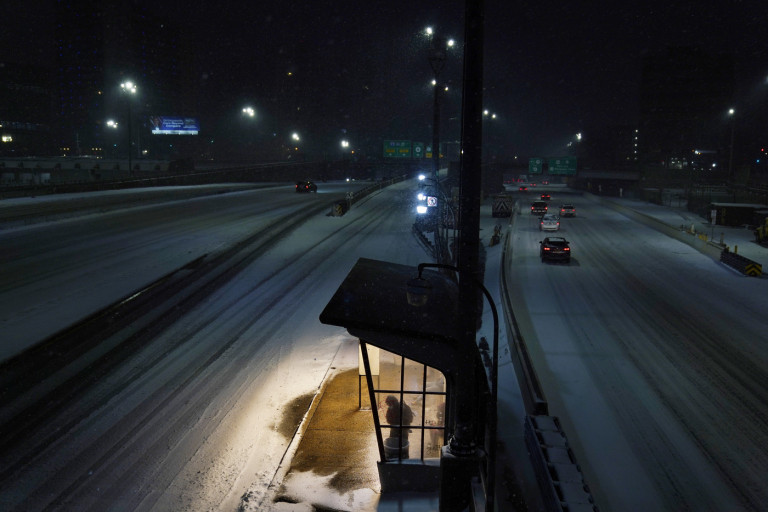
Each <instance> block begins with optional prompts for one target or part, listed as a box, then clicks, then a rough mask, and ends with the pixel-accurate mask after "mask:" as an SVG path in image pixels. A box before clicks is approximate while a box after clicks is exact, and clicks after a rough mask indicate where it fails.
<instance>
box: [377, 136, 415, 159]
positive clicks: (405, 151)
mask: <svg viewBox="0 0 768 512" xmlns="http://www.w3.org/2000/svg"><path fill="white" fill-rule="evenodd" d="M384 157H385V158H412V157H413V154H412V153H411V141H409V140H385V141H384Z"/></svg>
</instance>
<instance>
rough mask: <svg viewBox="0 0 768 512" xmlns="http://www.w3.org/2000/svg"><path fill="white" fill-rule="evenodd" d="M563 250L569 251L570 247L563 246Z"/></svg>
mask: <svg viewBox="0 0 768 512" xmlns="http://www.w3.org/2000/svg"><path fill="white" fill-rule="evenodd" d="M563 250H564V251H570V250H571V248H570V247H563Z"/></svg>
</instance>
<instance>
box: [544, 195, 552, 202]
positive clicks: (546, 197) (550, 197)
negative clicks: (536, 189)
mask: <svg viewBox="0 0 768 512" xmlns="http://www.w3.org/2000/svg"><path fill="white" fill-rule="evenodd" d="M550 199H552V196H550V195H549V194H541V200H542V201H549V200H550Z"/></svg>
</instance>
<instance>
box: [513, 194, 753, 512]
mask: <svg viewBox="0 0 768 512" xmlns="http://www.w3.org/2000/svg"><path fill="white" fill-rule="evenodd" d="M560 202H573V204H575V206H576V209H577V217H575V218H572V219H571V218H564V219H561V223H562V224H561V227H562V229H561V231H560V232H559V233H553V234H555V235H561V236H565V237H566V238H567V239H568V240H569V241H570V242H571V247H572V250H573V256H572V263H571V264H570V265H562V264H555V263H553V264H548V263H541V262H540V261H539V258H538V241H539V240H541V239H542V238H543V237H544V236H546V235H544V234H542V233H541V232H539V230H538V219H537V218H535V217H534V216H531V215H530V214H528V213H526V209H525V205H526V200H525V199H524V200H523V206H524V208H523V213H522V215H521V216H520V218H518V220H517V222H516V224H515V231H514V234H513V236H514V239H513V245H514V257H513V261H512V263H511V266H510V269H511V277H510V280H511V281H512V282H513V283H512V286H511V289H512V290H513V295H514V297H513V303H514V307H515V311H516V315H517V316H518V320H520V319H521V318H522V321H521V326H524V327H523V329H524V332H523V335H524V336H525V338H526V341H527V342H528V345H529V348H530V349H531V353H532V355H533V357H534V364H535V365H536V369H537V371H538V373H539V376H540V378H541V380H542V384H543V387H544V391H545V393H546V394H547V398H548V400H549V402H550V413H551V414H553V415H557V416H559V417H560V418H561V420H562V422H563V424H564V426H565V429H566V434H567V435H568V436H569V440H570V441H571V443H572V444H573V445H574V446H575V451H576V452H577V457H578V458H579V463H581V464H582V466H583V468H584V472H585V474H586V478H587V483H588V484H589V485H590V486H591V488H592V491H593V493H594V494H595V496H596V498H597V502H598V505H599V506H600V507H601V510H617V511H618V510H621V511H623V510H669V511H676V510H697V511H699V510H712V511H717V510H759V509H761V508H762V504H763V503H765V501H766V498H768V493H767V492H766V489H765V486H764V485H763V483H764V482H763V479H764V475H765V470H766V468H768V450H767V449H766V446H768V435H767V433H768V428H766V427H768V391H767V390H768V347H766V346H765V344H764V343H762V342H761V340H763V341H764V340H765V333H766V332H768V319H766V316H765V314H764V305H763V303H764V298H765V296H766V292H765V283H764V282H762V280H757V279H747V278H744V277H743V276H740V275H737V274H735V273H734V272H732V271H731V270H729V269H727V268H725V267H724V266H722V265H720V264H718V263H716V262H713V261H712V260H711V259H709V258H708V257H705V256H703V255H700V254H698V253H696V251H695V250H694V249H692V248H690V247H688V246H687V245H684V244H682V243H678V242H675V241H673V240H671V239H670V238H668V237H665V236H663V235H660V234H659V233H657V232H655V231H653V230H651V229H648V228H645V227H643V226H642V225H640V224H637V223H635V222H632V221H630V220H629V219H628V218H626V217H624V216H622V215H620V214H619V213H617V212H615V211H612V210H608V209H605V208H602V207H600V206H598V205H596V204H594V203H592V202H590V201H588V200H586V199H583V198H581V197H579V196H565V197H564V196H562V195H561V196H560V197H558V196H557V194H556V192H554V191H553V197H552V204H555V205H558V204H560ZM761 297H762V298H763V299H762V300H761V299H760V298H761Z"/></svg>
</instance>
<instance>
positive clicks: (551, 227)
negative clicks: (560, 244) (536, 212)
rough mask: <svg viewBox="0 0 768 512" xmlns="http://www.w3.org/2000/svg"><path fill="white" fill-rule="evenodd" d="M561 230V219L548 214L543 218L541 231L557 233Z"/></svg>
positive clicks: (540, 223)
mask: <svg viewBox="0 0 768 512" xmlns="http://www.w3.org/2000/svg"><path fill="white" fill-rule="evenodd" d="M559 229H560V217H558V216H557V215H553V214H551V213H548V214H546V215H544V216H542V217H541V221H540V222H539V231H557V230H559Z"/></svg>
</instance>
